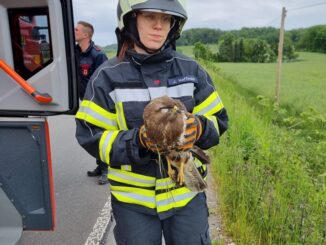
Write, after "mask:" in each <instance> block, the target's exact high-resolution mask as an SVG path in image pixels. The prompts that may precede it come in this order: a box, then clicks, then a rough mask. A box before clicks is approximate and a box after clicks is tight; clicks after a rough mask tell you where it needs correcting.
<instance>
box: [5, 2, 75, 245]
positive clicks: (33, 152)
mask: <svg viewBox="0 0 326 245" xmlns="http://www.w3.org/2000/svg"><path fill="white" fill-rule="evenodd" d="M76 78H77V72H76V60H75V53H74V23H73V10H72V1H71V0H29V1H21V0H0V244H15V243H16V242H17V241H18V240H19V239H20V236H21V234H22V231H23V230H37V231H40V230H44V231H46V230H53V229H54V228H55V200H54V193H53V179H52V163H51V145H50V138H49V130H50V129H49V127H48V123H47V118H48V117H49V116H53V115H60V114H70V115H73V114H75V113H76V111H77V109H78V91H77V88H78V86H77V79H76Z"/></svg>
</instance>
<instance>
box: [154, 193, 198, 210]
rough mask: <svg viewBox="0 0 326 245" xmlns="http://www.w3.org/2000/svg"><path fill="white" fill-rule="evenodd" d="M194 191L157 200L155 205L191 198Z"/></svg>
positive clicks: (194, 194)
mask: <svg viewBox="0 0 326 245" xmlns="http://www.w3.org/2000/svg"><path fill="white" fill-rule="evenodd" d="M196 194H197V193H196V192H187V193H185V194H181V195H178V196H176V195H171V197H170V198H169V199H165V200H161V201H158V202H157V206H158V207H159V206H165V205H168V204H170V203H173V202H178V201H183V200H185V199H188V198H192V197H194V196H196Z"/></svg>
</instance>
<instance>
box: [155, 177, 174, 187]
mask: <svg viewBox="0 0 326 245" xmlns="http://www.w3.org/2000/svg"><path fill="white" fill-rule="evenodd" d="M173 187H175V182H174V181H173V180H172V179H171V178H164V179H158V180H156V186H155V190H165V189H170V188H173Z"/></svg>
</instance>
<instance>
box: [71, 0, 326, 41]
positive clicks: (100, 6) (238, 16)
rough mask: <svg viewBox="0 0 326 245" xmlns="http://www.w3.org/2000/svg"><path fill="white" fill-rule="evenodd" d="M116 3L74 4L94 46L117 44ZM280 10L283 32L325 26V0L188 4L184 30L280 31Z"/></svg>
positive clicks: (87, 0) (198, 0) (86, 0)
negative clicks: (90, 30)
mask: <svg viewBox="0 0 326 245" xmlns="http://www.w3.org/2000/svg"><path fill="white" fill-rule="evenodd" d="M117 3H118V0H73V7H74V20H75V22H77V21H79V20H84V21H87V22H90V23H92V24H93V26H94V29H95V33H94V36H93V40H94V42H95V43H96V44H97V45H100V46H106V45H109V44H113V43H116V36H115V33H114V30H115V28H116V26H117V15H116V13H117V12H116V9H117ZM282 7H285V8H286V10H287V15H286V18H285V29H286V30H291V29H295V28H300V27H310V26H313V25H319V24H326V0H310V1H307V0H269V1H268V0H246V1H244V0H227V1H225V0H188V1H187V7H186V10H187V13H188V20H187V22H186V25H185V26H184V30H187V29H190V28H205V27H207V28H214V29H221V30H239V29H241V28H242V27H264V26H272V27H276V28H279V27H280V23H281V13H282Z"/></svg>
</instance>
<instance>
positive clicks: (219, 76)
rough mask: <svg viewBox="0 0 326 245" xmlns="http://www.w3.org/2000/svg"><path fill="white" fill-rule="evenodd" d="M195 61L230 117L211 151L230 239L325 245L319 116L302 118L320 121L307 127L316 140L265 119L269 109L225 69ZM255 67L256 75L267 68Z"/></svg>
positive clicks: (325, 157)
mask: <svg viewBox="0 0 326 245" xmlns="http://www.w3.org/2000/svg"><path fill="white" fill-rule="evenodd" d="M313 56H314V55H313ZM317 56H318V55H317ZM302 62H304V61H302ZM202 65H203V66H204V67H205V68H206V69H207V70H208V72H209V74H210V75H211V77H212V79H213V80H214V82H215V83H216V85H217V87H218V88H219V89H218V90H219V93H220V95H221V97H222V100H223V103H224V104H225V106H226V108H227V110H228V114H229V118H230V122H229V129H228V131H227V132H226V134H225V135H223V136H222V137H221V143H220V145H219V146H218V147H216V148H214V149H212V150H211V152H212V165H213V168H214V170H215V172H214V176H215V178H216V181H217V184H218V187H219V188H218V190H219V191H218V195H219V201H220V204H221V211H222V214H223V217H224V219H223V220H224V222H225V227H227V230H228V231H229V232H230V234H231V236H232V237H233V239H234V241H235V242H236V244H261V245H263V244H264V245H265V244H268V245H273V244H325V242H326V240H325V234H326V219H325V212H326V206H325V204H326V188H325V179H326V165H325V162H326V154H325V152H326V143H325V140H324V138H323V135H324V134H325V119H323V118H319V117H318V116H314V115H310V117H309V118H308V119H309V120H311V121H316V120H317V121H318V120H320V121H321V122H322V123H323V124H320V125H316V124H313V125H311V128H310V129H311V130H313V131H320V132H323V134H322V133H320V134H319V135H317V134H316V135H314V137H315V139H316V140H311V139H312V138H313V136H312V135H311V136H310V134H311V132H310V130H309V132H304V133H302V132H303V129H301V128H295V127H292V126H291V127H284V126H283V125H280V126H279V125H278V124H277V123H274V121H273V120H271V118H270V117H269V116H266V115H268V114H269V113H271V114H272V113H274V109H273V107H260V106H259V105H258V103H257V101H256V104H255V102H254V101H255V94H254V93H253V94H252V93H250V92H248V91H247V90H246V91H245V90H244V89H242V88H241V86H243V84H242V83H240V82H234V81H233V79H234V77H233V78H232V80H231V79H228V77H230V75H231V72H230V73H229V74H228V75H227V76H225V75H224V74H223V73H222V72H223V68H221V67H219V66H217V65H216V63H210V62H202ZM218 65H220V64H218ZM222 65H224V64H222ZM227 65H229V66H230V67H231V66H232V65H233V66H234V67H238V64H227ZM241 65H244V66H246V65H251V66H252V67H253V66H255V64H241ZM239 66H240V64H239ZM256 67H259V68H258V69H255V70H257V73H258V74H259V71H261V70H266V67H268V65H263V66H261V65H260V64H256ZM261 67H264V68H261ZM270 67H271V65H270ZM302 69H304V67H303V68H302ZM234 70H235V71H237V70H241V69H240V68H238V69H234ZM239 74H240V73H239ZM241 74H242V73H241ZM255 74H256V73H254V72H252V76H254V75H255ZM238 76H239V75H238ZM247 76H248V75H247ZM261 79H264V77H263V76H261ZM250 80H251V79H248V81H250ZM252 80H254V79H252ZM248 89H249V87H248ZM301 89H302V90H305V87H302V88H301ZM266 94H267V93H266ZM262 108H263V109H264V110H261V109H262ZM266 111H270V112H269V113H266ZM285 119H287V118H285ZM305 125H307V126H309V124H305ZM304 128H306V127H304ZM308 136H309V137H308Z"/></svg>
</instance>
